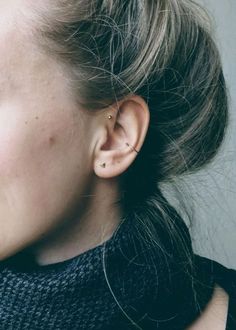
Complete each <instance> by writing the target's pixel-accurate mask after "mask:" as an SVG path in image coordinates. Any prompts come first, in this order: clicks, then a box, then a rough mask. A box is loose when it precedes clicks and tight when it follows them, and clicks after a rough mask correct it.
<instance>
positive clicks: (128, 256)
mask: <svg viewBox="0 0 236 330" xmlns="http://www.w3.org/2000/svg"><path fill="white" fill-rule="evenodd" d="M208 22H209V20H208V17H207V15H206V14H205V12H204V10H203V9H202V8H201V7H199V6H198V5H197V4H195V3H194V2H193V1H187V0H155V1H154V0H153V1H142V0H136V1H124V0H122V1H121V0H116V1H113V0H93V1H88V0H86V1H85V0H77V1H75V0H67V1H63V0H56V1H49V0H41V1H37V2H35V1H31V0H23V1H9V2H4V3H3V4H2V5H1V21H0V26H1V29H0V45H1V47H0V52H1V57H0V68H1V80H0V81H1V103H0V104H1V112H0V116H1V130H0V132H1V133H0V134H1V144H0V160H1V161H0V171H1V249H0V253H1V254H0V255H1V272H0V274H1V284H0V285H1V289H0V293H1V308H0V324H1V327H0V328H1V329H63V330H64V329H121V330H123V329H170V330H173V329H187V328H188V329H225V328H226V326H227V329H233V328H234V327H233V326H235V315H236V312H235V311H236V309H234V308H233V303H235V296H236V292H235V291H236V290H235V285H236V284H235V283H236V274H235V271H234V270H229V269H227V268H225V267H224V266H222V265H220V264H218V263H216V262H214V261H211V260H209V259H206V258H203V257H200V256H198V255H196V254H194V253H193V250H192V245H191V239H190V236H189V232H188V228H187V226H186V225H185V223H184V221H183V219H181V217H180V215H179V214H178V213H177V211H176V210H175V209H174V208H173V207H172V206H171V205H170V203H169V202H168V201H167V199H166V198H165V197H164V194H163V192H162V190H161V188H160V187H161V184H162V183H163V182H172V181H173V179H175V178H176V177H177V176H178V175H182V174H185V173H191V172H194V171H196V170H197V169H199V168H201V167H202V166H204V165H206V164H207V163H209V162H210V161H211V160H212V159H213V157H214V156H215V154H216V153H217V151H218V149H219V147H220V145H221V144H222V141H223V138H224V134H225V130H226V127H227V123H228V105H227V91H226V87H225V81H224V75H223V72H222V66H221V61H220V55H219V52H218V50H217V48H216V45H215V43H214V41H213V39H212V37H211V34H210V25H209V24H208ZM3 124H4V125H3ZM233 314H234V315H233ZM226 323H227V325H226Z"/></svg>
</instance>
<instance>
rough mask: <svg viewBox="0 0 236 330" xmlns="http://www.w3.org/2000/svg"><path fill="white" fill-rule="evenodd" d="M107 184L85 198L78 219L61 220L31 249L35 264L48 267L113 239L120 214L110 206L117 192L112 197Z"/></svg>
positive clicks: (112, 189)
mask: <svg viewBox="0 0 236 330" xmlns="http://www.w3.org/2000/svg"><path fill="white" fill-rule="evenodd" d="M106 181H107V182H103V183H102V184H100V185H99V187H98V186H97V189H96V193H94V194H91V195H90V197H88V198H89V202H88V204H87V206H86V209H85V210H83V211H81V209H80V210H79V212H77V216H75V217H73V218H72V219H70V220H68V221H64V222H63V225H61V226H60V227H57V228H56V230H54V231H53V232H52V233H50V234H49V235H47V237H45V238H43V239H42V240H40V241H39V242H36V243H35V244H34V245H33V246H32V247H31V251H32V253H33V255H34V257H35V261H36V262H37V264H39V265H47V264H53V263H57V262H62V261H64V260H67V259H70V258H73V257H75V256H77V255H79V254H81V253H83V252H85V251H87V250H89V249H91V248H94V247H96V246H98V245H100V244H102V243H103V242H105V241H106V240H108V239H109V238H110V237H111V236H112V234H113V233H114V231H115V229H116V228H117V226H118V225H119V223H120V221H121V212H120V209H119V208H117V207H116V208H115V207H114V206H113V205H112V203H113V202H114V200H115V199H114V198H116V196H117V193H116V194H114V187H112V185H111V184H109V183H108V180H106ZM98 191H99V192H98ZM98 196H99V198H98Z"/></svg>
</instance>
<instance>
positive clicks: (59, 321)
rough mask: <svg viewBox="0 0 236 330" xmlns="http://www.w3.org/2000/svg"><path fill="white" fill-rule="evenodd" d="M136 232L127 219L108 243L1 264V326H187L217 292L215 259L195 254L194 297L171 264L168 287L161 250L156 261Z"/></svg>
mask: <svg viewBox="0 0 236 330" xmlns="http://www.w3.org/2000/svg"><path fill="white" fill-rule="evenodd" d="M134 232H135V231H134V228H133V224H132V219H128V220H127V221H126V222H123V223H122V224H121V226H120V227H119V228H118V230H117V231H116V232H115V233H114V234H113V236H112V237H111V238H110V239H109V240H108V241H106V242H104V243H103V244H101V245H99V246H97V247H95V248H92V249H90V250H88V251H86V252H84V253H82V254H80V255H78V256H76V257H74V258H72V259H69V260H66V261H64V262H59V263H56V264H51V265H46V266H39V265H37V264H35V263H34V261H33V259H31V257H30V255H28V254H27V252H25V251H23V252H21V253H18V254H17V255H15V256H13V257H11V258H8V259H6V260H4V261H3V262H1V271H0V276H1V280H0V304H1V305H0V329H1V330H10V329H11V330H20V329H25V330H26V329H27V330H34V329H44V330H45V329H47V330H59V329H60V330H66V329H71V330H75V329H86V330H87V329H104V330H105V329H120V330H125V329H159V330H162V329H170V330H174V329H184V328H185V326H186V325H188V324H190V323H191V322H192V321H193V320H194V319H195V318H196V317H197V316H198V315H199V313H200V310H201V309H203V308H204V307H205V305H206V303H207V301H208V300H209V299H210V297H211V295H212V293H213V287H214V284H215V275H217V274H216V272H215V270H213V268H212V265H214V262H211V261H210V260H209V262H208V259H205V258H201V257H200V256H195V258H196V260H195V261H196V269H197V282H199V283H200V285H199V286H196V288H197V290H198V292H197V294H196V292H195V289H194V290H193V283H195V282H194V281H193V282H192V284H191V285H192V286H191V285H190V282H188V280H186V278H185V275H184V274H181V272H180V271H179V270H178V269H177V270H176V269H175V268H174V266H170V267H172V268H171V269H169V270H170V273H173V274H177V276H176V278H175V284H174V285H173V286H170V285H169V284H168V283H169V282H168V280H167V278H168V272H167V269H165V266H164V264H162V263H161V262H159V261H158V253H157V254H156V257H157V258H156V262H155V263H154V264H153V263H151V262H150V260H149V259H148V258H147V256H146V254H143V253H142V252H143V251H142V248H141V245H140V244H139V242H138V241H137V239H136V236H135V235H134ZM104 264H105V265H106V268H105V269H106V272H105V273H104V269H103V265H104ZM173 265H174V263H173ZM224 269H225V270H226V268H224ZM219 274H220V273H218V275H219ZM223 277H224V276H223ZM221 278H222V277H221ZM235 278H236V275H235V273H234V280H235ZM197 282H196V283H197ZM232 283H233V281H232ZM235 283H236V280H235ZM235 291H236V290H235ZM194 292H195V293H194ZM196 298H197V304H196ZM196 305H197V306H198V307H197V306H196ZM132 320H133V321H134V322H135V323H136V324H137V325H138V327H137V326H136V327H135V326H134V324H132Z"/></svg>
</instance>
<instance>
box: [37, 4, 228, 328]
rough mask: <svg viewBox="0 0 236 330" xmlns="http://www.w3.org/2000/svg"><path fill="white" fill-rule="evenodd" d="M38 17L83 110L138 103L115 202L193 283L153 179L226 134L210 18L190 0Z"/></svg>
mask: <svg viewBox="0 0 236 330" xmlns="http://www.w3.org/2000/svg"><path fill="white" fill-rule="evenodd" d="M40 21H41V22H40V24H38V27H37V33H38V38H37V39H38V40H39V41H40V44H41V45H42V47H43V48H44V49H45V50H46V51H47V52H49V53H51V54H52V56H56V57H57V58H58V60H59V61H61V63H63V64H64V65H66V67H67V68H68V70H69V71H70V73H71V81H72V82H73V85H72V89H73V91H74V95H76V97H77V101H78V102H79V103H80V104H82V105H83V106H84V107H85V108H86V109H87V110H88V111H90V112H92V111H99V110H102V109H103V108H104V107H107V106H109V105H111V104H113V103H114V102H116V101H117V100H120V99H122V98H123V97H125V96H127V95H129V94H130V93H132V94H138V95H140V96H142V97H143V98H144V100H145V101H146V102H147V104H148V106H149V109H150V126H149V129H148V133H147V136H146V139H145V142H144V145H143V147H142V149H141V151H140V152H139V155H138V156H137V158H136V159H135V161H134V162H133V164H132V165H131V166H130V167H129V168H128V170H127V171H126V172H125V173H123V175H122V176H121V187H122V189H121V199H120V200H119V201H117V203H120V204H121V206H122V209H123V211H124V218H125V217H126V216H128V215H129V216H132V217H133V218H134V219H133V221H134V224H135V225H137V227H138V228H139V233H140V234H141V235H140V240H143V242H144V244H146V245H147V246H148V245H153V246H157V247H158V249H159V250H158V251H160V255H163V258H164V259H165V260H166V262H167V269H169V268H168V262H169V259H168V254H167V253H166V252H165V251H167V248H166V246H167V244H170V243H168V242H172V243H171V244H172V247H174V248H173V249H174V250H175V260H176V263H178V262H179V264H180V265H181V266H180V267H182V266H183V265H184V266H183V271H185V272H186V274H189V276H190V277H191V280H192V278H193V273H194V265H193V263H192V256H193V251H192V247H191V241H190V238H189V234H188V231H187V230H186V228H185V227H184V224H183V220H182V219H181V218H180V216H179V215H178V213H177V211H176V210H175V209H174V208H173V207H172V206H171V205H170V204H169V202H168V201H167V200H166V199H165V198H164V196H163V194H162V192H161V189H160V184H161V183H163V182H168V181H171V180H172V179H174V178H175V177H176V176H178V175H180V174H184V173H190V172H194V171H196V170H198V169H199V168H201V167H202V166H203V165H206V164H208V163H209V162H210V161H211V160H212V159H213V158H214V156H215V154H216V153H217V151H218V149H219V147H220V145H221V144H222V141H223V138H224V135H225V130H226V127H227V124H228V103H227V90H226V85H225V80H224V75H223V71H222V65H221V59H220V55H219V51H218V49H217V46H216V43H215V41H214V37H213V33H212V28H211V19H210V17H209V16H208V14H207V13H206V11H205V10H204V9H203V8H202V7H201V6H200V5H199V4H197V3H195V2H194V1H191V0H150V1H147V0H132V1H125V0H68V1H63V0H57V1H55V2H54V3H51V4H50V10H48V11H45V10H42V11H41V13H40ZM183 228H184V229H183ZM160 233H162V234H163V235H162V234H160ZM160 258H161V257H160ZM104 271H105V269H104ZM106 278H107V277H106ZM196 303H197V302H196ZM126 316H127V317H128V315H126ZM131 321H132V320H131ZM132 323H133V324H135V323H134V322H132ZM136 326H137V328H139V329H141V328H140V327H139V326H138V324H136Z"/></svg>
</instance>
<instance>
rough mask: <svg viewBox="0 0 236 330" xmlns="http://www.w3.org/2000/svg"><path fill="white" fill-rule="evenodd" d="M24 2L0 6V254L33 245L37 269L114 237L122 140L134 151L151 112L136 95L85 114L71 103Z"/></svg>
mask: <svg viewBox="0 0 236 330" xmlns="http://www.w3.org/2000/svg"><path fill="white" fill-rule="evenodd" d="M26 3H27V4H28V3H29V1H26ZM24 4H25V2H24V1H22V2H17V1H16V2H14V1H12V2H9V3H4V5H3V4H2V6H1V20H0V71H1V76H0V94H1V98H0V125H1V127H0V173H1V176H0V226H1V231H0V242H1V243H0V259H1V260H3V259H5V258H6V257H8V256H10V255H13V254H15V253H16V252H19V251H20V250H22V249H24V248H26V247H31V248H32V251H33V253H34V254H35V257H36V260H37V262H38V263H39V264H41V265H43V264H49V263H55V262H59V261H63V260H65V259H69V258H72V257H74V256H76V255H78V254H80V253H81V252H83V251H86V250H88V249H89V248H92V247H94V246H96V245H98V244H100V243H102V242H103V241H105V240H106V239H108V238H109V237H110V236H111V235H112V233H113V232H114V230H115V228H116V227H117V225H118V224H119V222H120V210H119V209H117V208H115V207H114V206H113V203H114V201H116V200H117V198H119V191H118V177H119V175H120V174H122V172H124V171H125V170H126V169H127V168H128V167H129V166H130V164H131V163H132V162H133V161H134V159H135V157H136V156H137V154H136V153H135V152H134V151H133V150H132V149H131V148H130V147H129V146H127V145H126V142H129V143H130V144H131V145H132V146H134V147H135V148H137V149H138V150H140V149H141V146H142V144H143V142H144V139H145V135H146V132H147V128H148V124H149V109H148V107H147V105H146V103H145V102H144V101H143V99H142V98H140V97H138V96H135V95H132V96H130V97H129V98H127V99H125V100H123V101H121V102H120V103H117V104H114V106H113V107H110V108H109V109H106V111H101V112H97V113H96V115H95V114H94V115H93V116H91V115H88V114H87V112H86V111H83V109H81V108H79V106H78V105H77V104H76V102H75V101H74V100H73V99H72V97H71V93H69V91H68V86H69V84H68V80H67V72H65V71H64V69H63V67H62V65H61V64H59V63H57V62H56V60H54V59H52V58H50V57H49V55H47V54H45V53H43V52H41V51H40V49H38V48H37V45H36V46H35V44H36V43H35V42H34V43H33V42H32V39H31V38H32V34H31V30H30V28H29V24H30V23H27V22H26V21H25V20H26V19H27V17H30V13H29V6H25V8H24ZM31 5H32V3H31ZM33 5H37V2H33ZM19 9H20V11H19ZM19 13H20V14H19ZM22 13H23V14H24V15H22ZM34 41H35V40H34ZM16 55H17V56H16ZM109 114H112V116H113V118H112V120H109V119H108V115H109ZM104 162H105V163H106V164H107V166H106V167H105V168H103V167H101V166H100V164H102V163H104ZM107 215H109V216H107Z"/></svg>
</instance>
